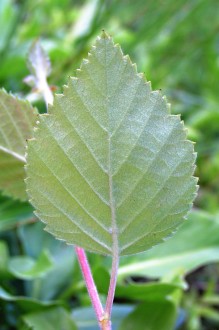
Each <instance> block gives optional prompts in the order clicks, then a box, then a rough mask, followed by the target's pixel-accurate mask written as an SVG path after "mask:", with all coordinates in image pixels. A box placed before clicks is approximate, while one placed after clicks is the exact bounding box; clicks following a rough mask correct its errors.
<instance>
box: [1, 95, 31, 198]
mask: <svg viewBox="0 0 219 330" xmlns="http://www.w3.org/2000/svg"><path fill="white" fill-rule="evenodd" d="M36 115H37V111H36V109H34V108H32V106H31V105H30V104H29V103H28V102H26V101H24V100H20V99H18V98H16V97H14V96H13V95H12V94H8V93H6V91H5V90H3V89H1V90H0V189H1V190H3V194H4V195H6V196H11V197H13V198H17V199H21V200H25V199H27V195H26V191H25V190H26V189H25V184H24V178H25V171H24V164H25V162H26V160H25V152H26V140H27V139H28V138H30V137H32V135H33V127H34V125H35V122H36Z"/></svg>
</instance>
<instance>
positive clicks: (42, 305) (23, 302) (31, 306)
mask: <svg viewBox="0 0 219 330" xmlns="http://www.w3.org/2000/svg"><path fill="white" fill-rule="evenodd" d="M1 300H2V301H8V302H14V303H16V304H17V305H18V306H19V307H20V308H21V309H22V310H24V311H26V312H31V311H38V310H42V309H44V310H45V309H46V308H48V307H52V306H57V305H64V304H63V303H62V302H60V301H54V300H53V301H52V302H45V301H44V302H43V301H39V300H37V299H34V298H29V297H22V296H13V295H11V294H10V293H8V292H7V291H6V290H5V289H4V288H2V287H0V301H1Z"/></svg>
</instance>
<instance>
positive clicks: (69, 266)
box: [0, 0, 219, 330]
mask: <svg viewBox="0 0 219 330" xmlns="http://www.w3.org/2000/svg"><path fill="white" fill-rule="evenodd" d="M102 29H105V30H106V31H107V32H108V33H109V34H111V35H112V36H113V38H114V40H115V41H116V42H119V43H120V44H121V47H122V49H123V51H124V53H125V54H129V55H130V57H131V59H132V61H133V62H136V63H137V67H138V70H139V71H140V72H144V73H145V76H146V78H147V80H150V81H151V82H152V88H153V89H161V90H162V93H163V94H165V95H166V96H167V98H168V101H169V102H170V103H171V104H172V113H174V114H181V116H182V119H183V120H184V121H185V124H186V126H187V128H188V134H189V138H190V139H191V140H193V141H194V142H195V143H196V145H195V150H196V151H197V153H198V158H197V170H196V175H197V176H198V177H199V178H200V181H199V184H200V189H199V193H198V196H197V199H196V201H195V205H194V211H193V213H192V214H191V215H190V220H191V224H188V225H186V226H187V227H185V228H184V227H183V228H184V229H183V230H184V231H183V230H181V231H179V233H177V235H178V236H179V237H178V236H176V237H177V238H176V239H175V238H174V239H175V240H174V239H170V241H169V242H168V243H165V245H166V244H167V247H166V248H164V247H162V246H158V247H157V250H156V248H155V249H152V250H151V251H149V252H147V253H146V254H141V255H140V256H134V257H131V258H129V259H128V258H124V260H123V259H122V262H121V265H122V267H123V270H121V276H120V278H119V284H118V290H117V294H116V306H115V311H114V313H115V316H114V318H115V323H114V324H115V329H120V330H122V329H126V330H128V329H145V330H147V329H148V330H155V329H156V330H158V329H161V330H165V329H167V330H171V329H175V328H177V329H184V330H185V329H188V330H201V329H211V330H216V329H219V280H218V277H219V267H218V264H217V261H218V260H219V92H218V89H219V1H217V0H209V1H206V0H190V1H188V0H178V1H174V0H157V1H153V0H147V1H143V0H135V1H131V0H121V1H115V0H105V1H103V0H90V1H70V0H62V1H60V0H36V1H31V0H23V1H22V0H20V1H19V0H17V1H16V0H0V87H4V88H5V89H6V90H7V91H11V92H13V93H15V94H18V95H20V96H22V97H27V96H28V95H29V93H30V88H29V87H28V86H26V85H25V84H24V82H23V79H24V78H25V77H26V76H27V75H28V74H29V72H28V69H27V65H26V58H27V53H28V50H29V48H30V46H31V44H32V43H33V41H34V40H36V39H37V38H40V40H41V44H42V46H43V48H44V49H45V51H46V52H47V53H48V54H49V57H50V59H51V63H52V73H51V76H50V77H49V83H50V85H54V86H56V91H57V92H60V91H61V90H62V89H61V86H62V85H63V84H64V83H65V82H66V81H67V77H68V76H69V75H74V72H75V70H76V69H77V68H78V67H79V66H80V62H81V60H82V59H83V58H84V57H86V54H87V52H88V51H89V48H90V46H91V45H92V44H93V43H94V41H95V38H96V37H97V35H98V34H100V33H101V30H102ZM37 106H38V107H39V108H40V109H41V111H45V106H44V104H43V102H38V103H37ZM1 201H2V203H1V206H0V234H1V237H0V238H1V241H0V242H1V244H0V257H1V259H0V276H1V278H2V284H1V286H2V289H1V290H2V291H0V299H1V300H0V315H1V321H0V322H1V323H0V329H1V330H8V329H21V330H24V329H43V328H44V329H45V330H47V329H48V330H49V329H64V330H65V329H66V330H68V329H75V324H76V325H77V327H79V329H91V330H92V329H97V326H95V322H94V321H92V315H90V313H91V314H92V312H91V311H90V309H89V307H87V306H89V300H88V297H87V294H86V290H85V288H84V284H83V281H82V280H81V275H80V272H79V269H78V266H77V263H76V262H75V260H74V254H73V251H72V249H71V248H69V247H65V246H63V245H62V244H61V243H60V242H56V241H55V240H54V239H53V238H52V237H51V236H49V235H47V234H46V233H45V232H43V231H42V225H41V224H40V223H34V224H29V222H30V219H32V218H33V214H32V208H31V207H30V206H29V205H28V204H27V203H18V202H14V201H12V200H10V199H7V198H5V197H1ZM26 222H27V223H28V224H27V225H25V223H26ZM199 227H200V228H199ZM180 235H181V236H180ZM168 244H169V246H168ZM42 247H43V251H44V252H42ZM163 250H164V252H165V253H166V255H168V256H170V257H169V259H170V258H171V256H172V254H173V250H175V251H176V256H175V257H176V258H175V259H174V258H173V259H172V263H168V261H167V260H166V259H165V253H164V252H162V251H163ZM197 251H198V253H199V254H197V253H196V252H197ZM177 253H178V255H177ZM195 253H196V254H195ZM179 255H180V257H182V255H184V259H183V260H184V261H182V259H180V258H179ZM177 257H178V259H177ZM19 258H20V259H19ZM89 258H90V261H91V264H92V269H93V271H94V274H95V276H96V278H97V280H98V279H99V282H100V284H99V285H98V287H99V286H100V287H99V290H100V292H101V293H102V295H103V298H104V297H105V294H106V292H105V291H106V287H107V283H108V282H107V281H108V269H109V265H110V260H104V259H103V258H102V257H99V256H95V255H91V256H89ZM159 258H160V259H159ZM162 258H163V262H161V265H160V266H159V267H158V266H156V267H157V268H156V267H155V268H153V265H152V266H150V260H152V264H153V260H155V261H156V260H157V262H158V261H159V260H162ZM176 259H177V261H176ZM144 260H146V262H145V263H144ZM147 260H149V264H148V263H147ZM180 260H181V261H180ZM188 260H189V261H188ZM212 262H214V264H212ZM181 264H182V265H181ZM206 264H208V266H205V267H203V266H204V265H206ZM136 265H137V266H136ZM139 265H140V266H139ZM180 266H182V269H180ZM25 267H26V268H25ZM28 267H29V268H28ZM31 267H32V268H31ZM138 267H140V268H138ZM150 267H152V268H150ZM165 267H166V268H165ZM197 267H199V268H198V270H197ZM27 269H28V270H30V269H31V270H32V273H31V271H29V273H28V274H29V275H27V273H25V271H26V270H27ZM130 269H131V270H130ZM188 273H189V275H188ZM185 276H186V278H185V279H184V277H185ZM152 278H154V279H157V281H155V282H154V281H151V279H152ZM158 279H159V280H158ZM127 283H129V285H128V286H127ZM163 283H165V285H163ZM186 283H188V284H189V285H190V286H189V289H188V290H187V291H185V290H184V289H185V285H186ZM164 287H165V288H164ZM168 290H169V291H168ZM159 292H160V293H159ZM140 293H141V294H140ZM22 297H23V298H22ZM150 297H151V298H150ZM154 297H155V298H154ZM168 297H169V298H168ZM170 297H171V299H170ZM167 298H168V299H169V300H168V299H167ZM28 299H29V300H28ZM34 299H35V300H34ZM57 300H59V302H57ZM168 301H169V302H168ZM170 301H172V303H170ZM81 308H88V309H86V310H85V311H84V310H81ZM72 310H73V317H72ZM155 311H158V312H159V311H160V314H159V313H157V314H155V316H156V317H154V318H155V319H156V320H159V322H160V323H156V322H155V320H151V314H153V313H155ZM162 311H163V312H162ZM152 312H153V313H152ZM70 316H71V317H70ZM86 318H87V321H86V320H85V319H86ZM61 319H62V320H63V319H64V320H65V323H60V324H59V323H57V322H61V321H60V320H61ZM45 320H50V321H49V323H48V324H47V323H45ZM63 322H64V321H63ZM150 322H151V323H150ZM146 323H147V325H146ZM49 324H52V326H51V328H50V327H49V326H50V325H49ZM54 326H55V327H54Z"/></svg>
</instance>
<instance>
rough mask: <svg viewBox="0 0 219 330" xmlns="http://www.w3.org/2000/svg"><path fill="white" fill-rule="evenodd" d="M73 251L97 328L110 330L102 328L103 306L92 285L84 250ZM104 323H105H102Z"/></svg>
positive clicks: (92, 281)
mask: <svg viewBox="0 0 219 330" xmlns="http://www.w3.org/2000/svg"><path fill="white" fill-rule="evenodd" d="M75 251H76V254H77V257H78V261H79V264H80V267H81V271H82V274H83V277H84V280H85V283H86V287H87V291H88V293H89V296H90V299H91V302H92V305H93V307H94V310H95V313H96V316H97V320H98V322H99V326H100V329H102V330H108V329H109V330H110V328H103V326H104V324H103V319H104V314H105V313H104V310H103V306H102V304H101V301H100V298H99V295H98V292H97V288H96V285H95V283H94V280H93V276H92V273H91V269H90V266H89V263H88V260H87V257H86V254H85V252H84V250H83V249H82V248H80V247H78V246H76V247H75ZM104 323H105V322H104Z"/></svg>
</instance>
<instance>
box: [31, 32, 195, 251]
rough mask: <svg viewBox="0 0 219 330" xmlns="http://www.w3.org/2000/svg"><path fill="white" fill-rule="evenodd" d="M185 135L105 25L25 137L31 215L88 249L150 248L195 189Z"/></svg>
mask: <svg viewBox="0 0 219 330" xmlns="http://www.w3.org/2000/svg"><path fill="white" fill-rule="evenodd" d="M185 139H186V132H185V130H184V128H183V124H182V122H180V119H179V117H178V116H171V115H170V114H169V106H168V105H167V103H166V100H165V98H163V97H162V96H161V93H160V92H159V91H155V92H152V91H151V89H150V83H148V82H145V80H144V77H143V76H142V75H140V74H137V72H136V66H135V65H133V64H132V63H131V61H130V59H129V57H127V56H125V57H123V55H122V52H121V49H120V47H119V46H118V45H114V44H113V42H112V40H111V38H110V37H108V36H107V35H106V34H105V33H104V32H103V34H102V36H101V38H98V39H97V41H96V46H95V47H93V48H92V50H91V53H90V54H89V59H88V60H84V61H83V64H82V67H81V69H80V70H78V77H77V78H71V79H70V81H69V84H68V86H65V88H64V95H58V96H57V97H56V99H55V104H54V107H50V108H49V115H41V116H40V125H39V126H38V129H37V130H36V134H35V137H34V139H33V140H31V141H30V143H29V147H28V165H27V173H28V179H27V188H28V192H29V195H30V198H31V202H32V204H33V205H34V207H35V208H36V214H37V216H38V217H39V218H40V219H41V220H42V221H43V222H45V223H46V230H48V231H49V232H50V233H52V234H54V235H55V236H56V237H57V238H60V239H62V240H65V241H66V242H67V243H70V244H75V245H78V246H81V247H83V248H85V249H88V250H90V251H93V252H97V253H102V254H112V251H113V250H114V251H115V250H117V249H119V251H118V253H119V254H120V255H126V254H133V253H137V252H141V251H144V250H145V249H148V248H150V247H151V246H153V245H155V244H157V243H159V242H161V241H162V240H163V238H165V237H167V236H169V235H170V234H171V233H172V232H173V231H174V230H175V229H176V228H177V227H178V225H179V224H181V222H182V220H183V219H184V217H185V215H186V213H187V212H188V210H189V209H190V207H191V203H192V200H193V198H194V196H195V192H196V181H197V180H196V179H195V178H194V177H192V174H193V171H194V160H195V154H194V152H193V144H192V143H191V142H189V141H186V140H185ZM117 246H119V247H117Z"/></svg>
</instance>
